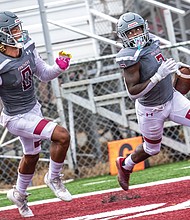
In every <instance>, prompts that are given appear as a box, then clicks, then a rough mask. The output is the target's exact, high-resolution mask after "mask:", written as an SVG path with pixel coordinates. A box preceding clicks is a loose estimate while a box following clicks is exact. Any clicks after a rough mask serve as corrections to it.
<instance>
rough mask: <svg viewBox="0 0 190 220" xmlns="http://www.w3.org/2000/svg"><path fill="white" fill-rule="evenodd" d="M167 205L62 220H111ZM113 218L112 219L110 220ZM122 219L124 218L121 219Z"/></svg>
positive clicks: (140, 207)
mask: <svg viewBox="0 0 190 220" xmlns="http://www.w3.org/2000/svg"><path fill="white" fill-rule="evenodd" d="M163 205H165V203H158V204H151V205H144V206H138V208H137V207H131V208H125V209H117V210H114V211H109V212H102V213H98V214H92V215H85V216H80V217H74V218H73V217H72V218H67V219H61V220H84V219H85V220H94V219H104V218H105V219H111V218H115V217H117V218H118V217H120V216H122V215H126V214H131V213H136V212H143V211H148V210H151V209H156V208H158V207H160V206H163ZM109 217H111V218H109ZM120 219H122V218H120Z"/></svg>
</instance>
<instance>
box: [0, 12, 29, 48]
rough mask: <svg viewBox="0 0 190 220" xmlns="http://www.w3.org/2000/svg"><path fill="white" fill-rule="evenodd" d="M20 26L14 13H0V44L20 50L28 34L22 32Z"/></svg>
mask: <svg viewBox="0 0 190 220" xmlns="http://www.w3.org/2000/svg"><path fill="white" fill-rule="evenodd" d="M21 24H22V22H21V21H20V19H19V18H18V17H17V16H16V15H15V14H14V13H12V12H9V11H5V12H0V43H1V44H3V45H6V46H10V47H16V48H22V47H23V43H24V40H25V39H26V38H27V36H28V32H27V31H25V30H22V25H21ZM14 29H15V30H17V31H14ZM18 30H19V31H18Z"/></svg>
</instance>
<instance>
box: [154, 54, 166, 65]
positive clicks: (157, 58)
mask: <svg viewBox="0 0 190 220" xmlns="http://www.w3.org/2000/svg"><path fill="white" fill-rule="evenodd" d="M155 57H156V60H157V61H158V62H159V63H160V61H165V59H164V57H163V55H162V54H161V53H159V54H157V55H156V56H155Z"/></svg>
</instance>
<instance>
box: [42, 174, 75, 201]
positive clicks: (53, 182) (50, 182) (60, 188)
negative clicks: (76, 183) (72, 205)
mask: <svg viewBox="0 0 190 220" xmlns="http://www.w3.org/2000/svg"><path fill="white" fill-rule="evenodd" d="M61 176H62V175H60V176H58V177H56V178H54V179H48V173H46V175H45V177H44V182H45V184H46V185H47V186H48V187H49V188H50V189H51V190H52V191H53V193H54V194H55V195H56V196H57V198H59V199H61V200H63V201H66V202H69V201H71V200H72V196H71V194H70V192H69V191H68V190H67V188H66V187H65V186H64V184H63V182H62V180H61Z"/></svg>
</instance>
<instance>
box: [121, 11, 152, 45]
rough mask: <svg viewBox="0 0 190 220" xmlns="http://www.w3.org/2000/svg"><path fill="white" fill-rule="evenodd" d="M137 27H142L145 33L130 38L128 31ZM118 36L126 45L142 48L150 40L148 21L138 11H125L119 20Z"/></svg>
mask: <svg viewBox="0 0 190 220" xmlns="http://www.w3.org/2000/svg"><path fill="white" fill-rule="evenodd" d="M136 27H142V28H143V33H142V34H140V35H138V36H135V37H133V38H130V39H129V38H128V37H127V34H126V32H127V31H129V30H131V29H133V28H136ZM117 36H118V37H119V38H120V39H121V40H122V43H123V46H124V47H131V48H138V49H139V48H142V47H144V46H145V44H146V43H147V42H148V41H149V29H148V22H147V21H145V20H144V19H143V18H142V17H141V16H140V15H138V14H136V13H132V12H128V13H125V14H123V15H121V16H120V18H119V20H118V23H117Z"/></svg>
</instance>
